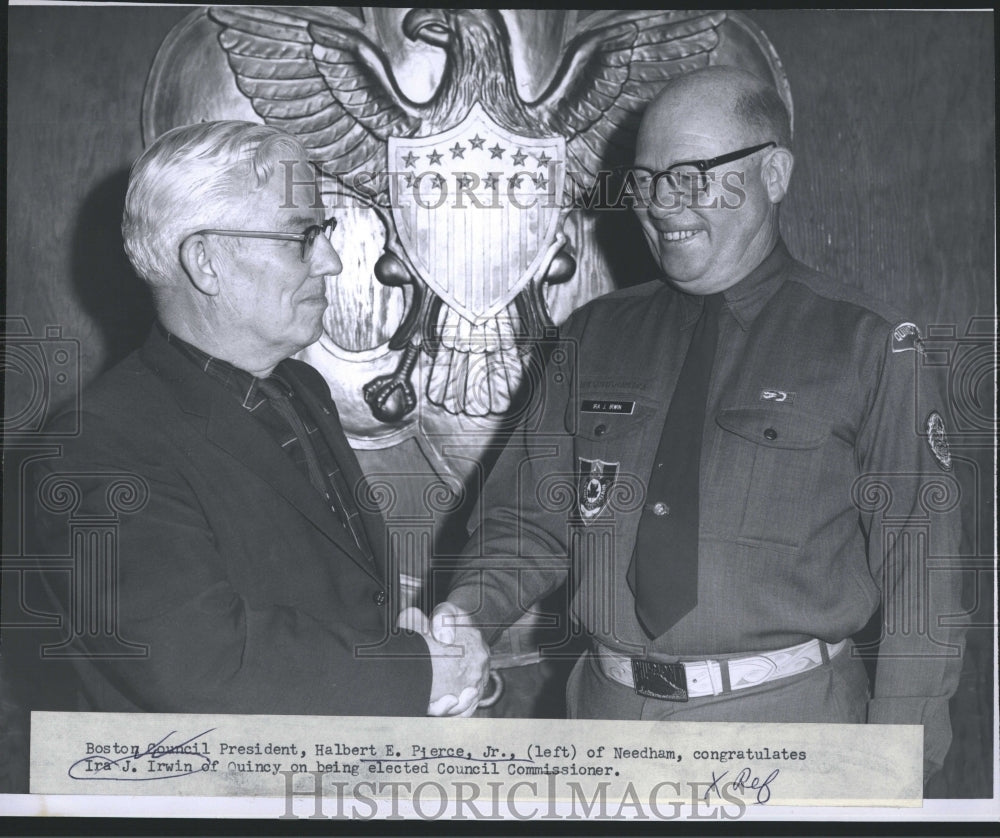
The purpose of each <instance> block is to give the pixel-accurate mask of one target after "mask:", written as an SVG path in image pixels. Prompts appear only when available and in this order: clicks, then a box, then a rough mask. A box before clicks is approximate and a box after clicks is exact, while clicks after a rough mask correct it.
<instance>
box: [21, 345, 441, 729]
mask: <svg viewBox="0 0 1000 838" xmlns="http://www.w3.org/2000/svg"><path fill="white" fill-rule="evenodd" d="M281 370H282V372H283V374H284V375H285V376H286V377H287V378H289V379H291V381H292V384H293V386H295V388H296V391H297V392H300V393H302V394H303V398H304V399H307V400H309V401H311V404H310V407H311V408H313V413H314V414H316V415H317V418H318V419H320V420H321V421H320V428H321V430H322V432H323V434H324V435H325V436H326V439H327V440H328V441H329V444H330V446H331V447H332V449H333V451H334V453H335V455H336V457H337V459H338V461H339V463H340V464H341V468H342V470H343V472H344V477H345V479H346V480H347V482H348V485H350V486H352V487H355V486H357V487H361V488H363V486H364V483H363V476H362V473H361V470H360V468H359V466H358V463H357V460H356V458H355V457H354V455H353V453H352V451H351V449H350V447H349V446H348V444H347V440H346V439H345V437H344V433H343V430H342V428H341V426H340V422H339V420H338V418H337V413H336V408H335V407H334V406H333V402H332V401H331V400H330V397H329V391H328V389H327V387H326V384H325V382H324V381H323V379H322V377H321V376H320V375H319V374H318V373H317V372H316V371H315V370H314V369H312V368H311V367H309V366H308V365H306V364H303V363H300V362H298V361H285V362H283V363H282V365H281ZM80 418H81V433H80V435H79V436H78V437H76V438H71V439H68V440H67V441H66V442H65V444H64V446H63V451H62V453H61V455H59V456H54V457H49V458H45V459H41V460H38V461H36V462H35V463H33V464H31V466H29V468H28V472H30V473H29V474H28V479H27V485H29V486H31V487H32V488H31V489H30V490H29V492H28V497H26V500H25V510H26V513H27V516H28V518H29V528H31V525H32V524H33V525H34V526H33V532H34V535H35V537H36V539H37V540H36V541H35V542H34V544H33V545H31V548H32V549H31V552H33V553H35V554H36V555H43V556H65V557H67V559H65V560H64V561H63V562H62V565H63V567H62V568H57V569H55V570H52V569H51V568H50V569H49V572H47V573H46V574H44V580H43V579H42V577H43V574H34V573H29V574H25V576H24V577H23V582H24V584H23V591H22V592H23V596H24V599H23V601H22V603H21V604H20V606H16V608H20V609H21V610H27V611H29V612H30V611H32V610H34V611H38V612H52V611H58V612H59V613H60V614H61V616H62V617H63V620H62V626H61V629H60V633H61V635H62V637H63V638H64V639H70V640H71V642H70V643H69V644H68V645H66V646H64V647H62V648H61V649H59V648H55V649H49V651H48V652H47V653H46V656H45V657H44V658H40V656H39V652H38V648H39V645H40V641H42V640H43V639H45V637H44V635H43V634H41V633H40V632H38V631H32V630H25V629H21V630H17V631H15V632H10V631H8V632H7V639H8V640H9V639H11V638H12V637H15V636H16V640H17V641H18V643H17V644H16V645H18V646H22V645H23V647H24V648H27V651H28V658H31V659H33V660H34V661H35V662H36V663H37V664H38V666H37V670H38V672H37V673H36V674H32V675H30V676H27V677H30V678H32V679H33V680H35V681H39V680H40V683H42V684H44V686H45V692H46V693H47V695H43V696H42V697H41V699H40V700H36V701H35V706H48V707H62V708H63V709H89V710H99V711H136V710H142V711H159V712H191V713H209V712H225V713H285V714H371V715H423V714H424V713H425V712H426V708H427V702H428V698H429V695H430V686H431V665H430V660H429V658H428V654H427V646H426V644H425V642H424V641H423V639H422V638H420V637H419V636H417V635H414V634H410V633H398V632H397V633H395V634H394V633H392V632H391V631H390V629H391V626H392V623H393V622H394V620H393V616H394V613H393V612H395V611H396V610H397V609H398V606H397V605H396V604H395V602H394V601H393V597H392V596H391V582H390V581H388V580H390V579H391V578H392V577H391V576H390V575H389V568H387V560H386V535H385V525H384V521H383V519H382V516H381V514H380V513H379V512H378V511H377V509H375V508H374V507H373V506H372V505H371V504H370V503H365V502H364V499H363V497H362V501H361V503H362V504H363V505H362V507H361V509H362V512H361V518H362V520H363V523H364V526H365V530H366V533H367V536H368V541H369V542H370V545H371V549H372V551H373V552H374V555H368V554H367V552H366V551H365V552H363V551H362V550H360V549H359V548H358V547H357V546H356V545H355V543H354V541H353V539H352V538H351V536H350V534H349V533H348V532H346V531H345V530H344V528H343V527H342V525H341V524H340V522H339V519H338V518H337V516H336V515H335V514H334V513H332V512H331V510H330V509H329V508H328V507H327V506H326V505H325V504H324V503H323V501H322V500H321V498H320V497H319V495H318V494H317V493H316V492H315V490H314V489H313V488H312V486H311V485H310V483H309V481H308V479H307V478H306V477H305V475H303V474H302V473H301V472H300V471H299V470H298V469H297V468H296V466H295V464H294V463H293V462H292V460H291V458H290V457H288V456H287V455H286V454H285V452H283V451H282V450H281V449H280V448H279V447H278V446H277V445H276V444H275V442H274V441H273V439H272V438H271V437H270V436H269V435H268V433H267V431H266V430H265V429H264V428H263V427H262V426H261V425H260V424H259V422H258V421H257V420H256V419H255V418H254V417H253V416H252V415H251V414H249V413H248V412H247V411H246V410H244V409H243V408H242V407H241V405H240V404H239V402H238V401H237V399H235V398H234V397H233V395H232V394H231V393H230V392H228V391H227V390H225V389H224V387H223V386H222V385H221V384H220V383H219V382H217V381H215V380H214V379H212V378H210V377H209V376H207V375H205V374H204V373H203V372H202V371H201V370H199V369H198V368H197V367H196V366H195V365H194V364H192V363H191V362H190V361H189V360H187V359H186V358H184V357H183V356H182V355H181V354H180V353H179V352H178V350H177V349H176V348H175V347H173V346H171V345H170V344H168V343H167V342H166V341H165V340H164V338H163V337H162V336H161V335H160V333H159V332H158V330H156V329H154V330H153V332H152V334H151V335H150V337H149V339H148V340H147V341H146V344H145V345H144V346H143V347H142V348H141V349H140V350H138V351H137V352H135V353H133V354H132V355H131V356H129V357H128V358H127V359H125V361H123V362H122V363H121V364H119V365H118V366H117V367H115V368H114V369H113V370H111V371H110V372H109V373H107V374H106V375H104V376H103V377H101V378H100V379H99V380H98V381H97V382H96V384H95V385H94V386H93V387H91V388H89V389H88V390H87V391H86V392H85V393H84V394H83V410H82V413H81V417H80ZM66 421H67V420H66V418H65V417H64V418H63V419H61V420H57V421H56V423H55V426H54V427H56V428H57V427H59V425H60V422H62V423H63V424H64V425H65V426H66V427H71V424H66ZM127 475H134V477H132V478H129V477H127ZM116 484H117V485H118V486H119V488H118V489H115V488H114V486H115V485H116ZM60 487H68V488H63V489H62V490H61V489H60ZM122 487H124V488H122ZM129 487H131V488H129ZM361 494H362V495H363V492H362V493H361ZM129 510H133V511H129ZM115 515H117V520H115V519H114V517H113V516H115ZM102 521H104V522H106V525H102V523H101V522H102ZM71 542H72V543H71ZM114 550H117V569H116V573H114V574H109V573H108V572H107V571H108V570H109V568H113V565H114V561H113V560H109V559H108V556H110V555H111V554H112V553H113V551H114ZM98 554H100V555H101V557H102V558H100V559H94V558H92V557H94V556H97V555H98ZM45 561H46V560H43V564H44V563H45ZM95 562H96V563H95ZM102 562H103V564H101V563H102ZM47 563H48V564H49V565H52V564H53V561H52V560H48V562H47ZM55 564H59V562H58V561H56V562H55ZM69 566H72V568H73V569H72V571H69V570H68V568H69ZM7 576H8V581H12V580H11V579H10V578H9V577H10V574H7ZM114 576H116V577H117V578H113V577H114ZM40 581H44V582H45V584H44V585H41V584H37V583H38V582H40ZM95 583H96V584H95ZM5 599H8V601H9V596H8V597H5ZM53 601H54V602H55V605H53V604H52V603H53ZM10 613H11V612H8V614H10ZM48 639H50V640H51V635H50V636H49V638H48ZM129 644H133V645H129ZM136 645H138V646H139V647H141V646H145V647H147V650H146V651H145V652H142V649H141V648H138V649H137V648H136ZM9 648H10V646H8V649H9ZM67 652H68V653H70V654H71V656H70V657H69V658H66V657H63V656H64V655H65V654H66V653H67ZM123 653H124V654H123ZM137 653H138V656H136V654H137ZM72 655H77V656H76V657H72ZM70 668H72V670H73V671H74V677H73V678H71V679H68V678H65V677H64V676H65V675H66V674H67V670H70ZM67 684H72V687H73V692H74V695H72V696H71V695H68V694H67V693H66V691H65V690H64V689H59V688H57V685H61V686H63V687H65V686H66V685H67ZM36 699H37V697H36ZM70 705H73V706H70Z"/></svg>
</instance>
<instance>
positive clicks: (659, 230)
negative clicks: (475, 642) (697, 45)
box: [437, 67, 962, 776]
mask: <svg viewBox="0 0 1000 838" xmlns="http://www.w3.org/2000/svg"><path fill="white" fill-rule="evenodd" d="M790 139H791V138H790V125H789V118H788V115H787V112H786V110H785V108H784V107H783V105H782V103H781V100H780V98H779V97H778V96H777V94H776V92H775V91H774V90H773V89H772V88H770V87H769V86H768V85H766V84H764V83H763V82H761V81H760V80H758V79H757V78H755V77H754V76H751V75H749V74H747V73H745V72H743V71H740V70H736V69H733V68H725V67H712V68H709V69H706V70H701V71H697V72H694V73H691V74H688V75H686V76H682V77H680V78H678V79H676V80H674V81H672V82H671V83H669V85H668V86H667V87H666V88H665V89H664V91H663V92H662V93H661V94H660V95H659V96H658V98H657V99H656V100H655V101H654V102H653V103H652V104H651V105H650V107H649V109H648V111H647V113H646V114H645V115H644V118H643V121H642V125H641V128H640V132H639V137H638V144H637V150H636V160H637V162H636V166H635V168H634V169H633V170H632V171H631V173H630V175H629V179H627V180H626V183H631V186H632V187H633V188H635V190H636V195H637V198H638V201H637V205H636V212H637V215H638V218H639V221H640V223H641V226H642V229H643V231H644V234H645V237H646V240H647V242H648V244H649V246H650V248H651V250H652V252H653V254H654V256H655V258H656V259H657V261H658V262H659V265H660V267H661V268H662V270H663V273H664V281H654V282H650V283H647V284H644V285H639V286H637V287H634V288H629V289H626V290H622V291H618V292H614V293H612V294H609V295H606V296H604V297H602V298H600V299H597V300H595V301H592V302H591V303H589V304H588V305H585V306H584V307H582V308H581V309H580V310H579V311H577V312H576V313H574V315H573V316H572V317H571V318H570V319H569V321H568V322H567V323H566V324H565V326H564V328H563V329H562V331H561V334H560V338H561V343H560V346H559V347H558V348H557V349H556V350H555V351H554V352H553V353H552V357H551V359H550V365H549V368H548V371H547V374H546V377H545V388H544V391H543V392H542V393H541V401H540V404H539V409H538V410H539V412H538V413H537V414H531V415H530V416H529V421H527V422H526V423H525V424H524V425H523V426H522V427H521V428H520V429H519V430H518V431H517V432H516V433H515V434H514V437H513V438H512V441H511V442H510V444H509V445H508V446H507V448H506V450H505V451H504V453H503V455H502V456H501V458H500V460H499V462H498V464H497V465H496V467H495V469H494V470H493V472H492V473H491V475H490V478H489V480H488V481H487V484H486V486H485V488H484V492H483V500H482V502H481V508H482V514H481V515H480V519H479V522H478V523H479V529H478V530H477V531H476V532H475V533H474V535H473V538H472V540H471V541H470V544H469V547H468V548H467V551H466V555H467V556H468V557H469V560H468V561H467V563H466V564H465V567H464V568H463V570H462V572H461V573H460V574H459V575H458V577H457V578H456V580H455V582H454V584H453V587H452V589H451V592H450V594H449V598H448V601H447V602H446V603H444V604H443V605H441V606H439V610H438V612H437V613H438V614H440V615H444V614H449V615H452V616H455V617H457V618H459V619H466V620H468V621H470V622H471V623H472V624H474V625H477V626H479V627H480V628H481V629H482V630H483V631H484V633H485V634H486V635H487V639H492V638H493V637H495V635H496V633H497V632H498V631H499V630H500V629H501V628H502V627H503V626H505V625H507V624H509V623H510V622H511V621H513V620H514V619H516V618H517V617H518V616H520V615H521V614H522V613H523V610H524V609H525V608H527V607H529V606H530V605H531V603H533V602H536V601H537V600H538V599H539V598H541V597H542V596H544V595H545V594H546V593H548V592H549V591H551V590H552V589H554V588H555V587H556V586H557V585H558V584H559V583H560V582H562V581H564V580H565V579H566V578H567V574H568V575H569V590H570V591H571V594H572V596H573V603H572V609H573V612H574V617H575V619H576V620H577V621H578V622H579V624H580V625H581V626H582V628H583V630H584V631H586V632H587V633H588V634H589V635H590V637H591V649H590V651H589V653H587V654H585V655H584V656H583V657H582V658H581V659H580V660H579V661H578V662H577V665H576V667H575V669H574V671H573V673H572V675H571V677H570V681H569V685H568V691H567V699H568V703H569V708H570V714H571V715H572V716H574V717H578V718H622V719H663V720H687V721H742V722H756V721H760V722H844V723H861V722H866V721H867V722H868V723H902V724H922V725H923V726H924V734H925V774H926V775H927V776H929V775H930V774H932V773H933V771H934V770H935V769H937V768H939V767H940V766H941V764H942V762H943V759H944V756H945V753H946V751H947V749H948V746H949V742H950V738H951V729H950V723H949V717H948V698H949V696H951V695H952V693H953V692H954V690H955V687H956V683H957V678H958V674H959V670H960V663H961V658H960V655H961V644H962V631H961V630H960V629H958V628H948V627H943V626H942V625H941V624H939V620H938V618H939V617H950V619H951V622H950V623H949V622H948V621H947V620H946V621H943V622H945V623H946V624H947V625H951V626H954V625H955V624H956V621H957V620H958V619H959V618H957V617H956V615H960V612H961V606H960V602H959V580H958V578H955V577H956V576H957V575H953V576H951V577H949V576H948V575H947V574H944V575H942V574H937V573H935V574H929V575H928V577H929V578H927V577H925V576H924V573H923V572H922V571H921V570H920V568H921V559H922V558H923V557H925V556H926V555H928V554H929V555H938V556H941V555H943V556H948V555H957V554H958V547H957V544H958V537H959V530H960V524H959V516H958V509H957V497H958V488H957V484H956V482H955V480H954V478H953V476H952V475H951V474H949V471H950V470H951V462H950V455H949V453H948V449H947V442H946V437H945V434H944V421H943V419H942V417H941V413H940V411H943V409H944V406H943V404H937V405H935V407H936V408H937V409H936V410H932V411H928V412H927V413H924V414H922V415H917V416H915V415H914V412H915V407H914V405H915V400H916V392H915V388H916V384H915V371H916V367H917V365H916V364H915V361H916V359H917V355H918V353H919V352H920V343H919V335H918V333H917V331H916V327H915V326H913V325H912V324H910V323H907V322H905V321H903V320H902V319H901V318H899V317H897V316H895V315H893V314H891V313H889V312H888V311H887V309H886V308H885V307H883V306H881V305H879V304H876V303H874V302H872V301H870V300H868V299H867V298H866V297H865V296H864V295H863V294H862V293H860V292H859V291H857V290H855V289H852V288H850V287H848V286H845V285H841V284H839V283H837V282H835V281H834V280H832V279H830V278H828V277H825V276H822V275H820V274H818V273H817V272H815V271H813V270H811V269H809V268H807V267H806V266H805V265H803V264H801V263H800V262H797V261H796V260H795V259H794V258H793V257H792V256H791V255H790V254H789V252H788V250H787V249H786V247H785V245H784V243H783V242H782V240H781V237H780V233H779V224H778V210H779V205H780V202H781V200H782V199H783V197H784V196H785V192H786V189H787V187H788V183H789V179H790V176H791V173H792V166H793V157H792V153H791V151H790V150H789V145H790ZM942 401H943V400H942ZM932 496H933V497H932ZM890 521H895V522H897V524H893V525H892V526H897V525H898V522H904V523H905V524H906V525H913V526H914V527H916V529H918V530H920V531H921V532H922V533H925V534H926V535H927V537H928V538H929V543H928V544H927V545H926V546H924V547H923V548H920V549H922V550H924V551H925V552H923V553H920V552H919V550H918V549H910V548H911V547H913V545H915V544H916V543H917V540H918V539H917V537H916V536H914V539H913V540H910V539H908V538H907V537H906V536H905V535H904V536H900V537H898V538H897V537H895V536H896V534H897V533H894V532H893V531H891V529H892V527H891V526H890V523H889V522H890ZM902 529H906V526H903V527H902ZM908 597H914V598H915V601H910V600H909V599H908ZM880 603H881V604H882V605H883V608H884V615H885V619H884V636H883V638H882V642H881V647H880V657H879V660H878V665H877V674H876V677H875V680H874V684H873V685H871V686H870V685H869V679H868V677H867V674H866V670H865V667H864V665H863V662H862V660H861V659H860V658H859V657H858V656H857V654H856V653H855V648H854V646H853V644H852V642H851V640H850V638H851V636H852V635H854V634H855V633H857V632H858V631H859V630H860V629H862V628H863V627H864V626H865V625H866V623H867V622H868V621H869V619H870V618H871V617H872V615H873V613H874V612H875V611H876V609H877V608H878V606H879V605H880ZM914 608H915V609H916V610H914ZM907 609H908V610H907ZM468 615H471V616H468ZM918 626H919V627H918ZM678 664H680V665H678Z"/></svg>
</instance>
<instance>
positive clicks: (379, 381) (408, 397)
mask: <svg viewBox="0 0 1000 838" xmlns="http://www.w3.org/2000/svg"><path fill="white" fill-rule="evenodd" d="M419 354H420V347H419V346H416V345H413V344H410V345H409V346H407V347H406V349H405V350H404V351H403V357H402V359H401V360H400V362H399V366H397V367H396V371H395V372H393V373H391V374H389V375H379V376H377V377H375V378H373V379H372V380H371V381H369V382H368V383H367V384H365V385H364V387H362V388H361V393H362V395H363V396H364V400H365V403H366V404H367V405H368V407H369V409H370V410H371V412H372V416H374V417H375V418H376V419H378V421H379V422H384V423H386V424H392V423H393V422H398V421H399V420H400V419H402V418H403V417H404V416H406V415H407V414H408V413H412V412H413V410H414V408H416V406H417V393H416V391H415V390H414V389H413V384H412V383H411V382H410V375H411V374H412V373H413V367H414V366H415V365H416V362H417V356H418V355H419Z"/></svg>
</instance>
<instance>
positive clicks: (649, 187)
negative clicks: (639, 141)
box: [629, 140, 778, 198]
mask: <svg viewBox="0 0 1000 838" xmlns="http://www.w3.org/2000/svg"><path fill="white" fill-rule="evenodd" d="M777 145H778V144H777V143H776V142H774V141H773V140H772V141H770V142H766V143H761V144H760V145H752V146H750V147H749V148H741V149H739V150H737V151H730V152H729V153H728V154H720V155H719V156H718V157H709V158H708V159H707V160H685V161H683V162H681V163H674V165H673V166H671V167H670V168H668V169H664V170H663V171H662V172H654V171H652V170H650V169H647V168H645V167H643V166H636V167H634V168H632V169H629V172H630V173H631V175H632V180H633V181H634V183H635V185H636V187H637V188H638V190H639V192H640V195H641V197H643V198H648V197H649V196H650V195H652V194H653V193H654V192H655V191H656V189H657V187H658V186H659V184H660V183H661V181H665V182H666V184H667V186H669V187H670V188H671V189H674V190H684V191H685V192H688V193H690V190H692V189H696V190H699V191H704V190H706V189H707V188H708V182H709V176H708V175H707V174H706V172H708V170H709V169H714V168H715V167H716V166H721V165H722V164H723V163H732V162H733V161H734V160H742V159H743V158H744V157H749V156H750V155H751V154H754V153H755V152H758V151H762V150H763V149H765V148H769V147H771V146H777Z"/></svg>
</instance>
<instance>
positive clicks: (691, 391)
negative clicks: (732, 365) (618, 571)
mask: <svg viewBox="0 0 1000 838" xmlns="http://www.w3.org/2000/svg"><path fill="white" fill-rule="evenodd" d="M704 300H705V301H704V305H703V307H702V312H701V316H700V317H699V318H698V321H697V323H695V327H694V332H693V334H692V335H691V344H690V346H689V347H688V351H687V355H686V356H685V358H684V364H683V366H682V367H681V372H680V376H679V377H678V379H677V386H676V388H675V389H674V394H673V398H672V399H671V400H670V408H669V409H668V410H667V418H666V421H665V422H664V424H663V434H662V435H661V437H660V444H659V446H658V447H657V449H656V457H655V459H654V460H653V473H652V475H651V476H650V479H649V485H648V487H647V489H646V505H645V506H644V507H643V510H642V518H641V519H640V521H639V531H638V533H637V534H636V540H635V551H634V552H633V553H632V563H631V564H630V565H629V570H628V583H629V587H631V589H632V592H633V593H634V594H635V613H636V616H637V617H638V618H639V622H640V623H641V624H642V627H643V628H644V629H645V630H646V633H647V634H648V635H649V636H650V637H659V636H660V635H661V634H663V633H664V632H665V631H667V629H669V628H670V627H671V626H673V625H674V624H675V623H676V622H677V621H678V620H680V619H681V617H683V616H684V615H685V614H687V613H688V612H689V611H690V610H691V609H692V608H694V607H695V605H696V604H697V603H698V487H699V471H700V468H699V466H700V461H701V437H702V433H703V432H704V426H705V401H706V398H707V396H708V383H709V380H710V379H711V375H712V364H713V362H714V360H715V344H716V339H717V337H718V333H719V310H720V308H721V306H722V294H712V295H710V296H707V297H705V298H704Z"/></svg>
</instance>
